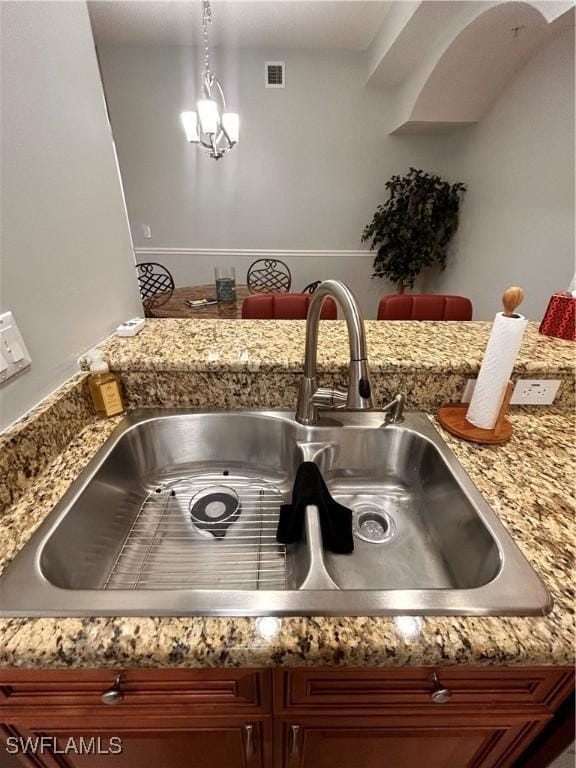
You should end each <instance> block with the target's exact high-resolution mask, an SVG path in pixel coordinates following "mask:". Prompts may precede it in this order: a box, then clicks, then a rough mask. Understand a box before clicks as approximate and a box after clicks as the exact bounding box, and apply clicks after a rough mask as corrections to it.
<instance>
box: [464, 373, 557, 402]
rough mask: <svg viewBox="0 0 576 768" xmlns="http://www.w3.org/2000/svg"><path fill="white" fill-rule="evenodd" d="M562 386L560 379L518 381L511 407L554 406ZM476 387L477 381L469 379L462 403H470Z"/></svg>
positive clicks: (513, 392)
mask: <svg viewBox="0 0 576 768" xmlns="http://www.w3.org/2000/svg"><path fill="white" fill-rule="evenodd" d="M560 384H561V381H560V380H559V379H518V381H517V382H516V385H515V386H514V390H513V391H512V397H511V398H510V405H552V403H553V402H554V399H555V397H556V395H557V393H558V389H559V388H560ZM475 386H476V379H468V381H467V382H466V386H465V387H464V392H463V393H462V399H461V402H462V403H469V402H470V400H471V399H472V393H473V392H474V387H475Z"/></svg>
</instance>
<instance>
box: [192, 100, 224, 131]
mask: <svg viewBox="0 0 576 768" xmlns="http://www.w3.org/2000/svg"><path fill="white" fill-rule="evenodd" d="M196 107H197V109H198V118H199V120H200V128H201V129H202V133H216V132H217V130H218V122H219V115H218V105H217V104H216V102H215V101H214V100H213V99H200V100H199V101H198V103H197V104H196Z"/></svg>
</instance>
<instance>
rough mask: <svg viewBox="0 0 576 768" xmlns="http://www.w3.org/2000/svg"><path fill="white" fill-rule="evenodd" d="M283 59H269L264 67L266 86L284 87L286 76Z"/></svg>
mask: <svg viewBox="0 0 576 768" xmlns="http://www.w3.org/2000/svg"><path fill="white" fill-rule="evenodd" d="M285 66H286V65H285V64H284V62H283V61H267V62H266V66H265V68H264V71H265V81H264V82H265V85H266V88H284V83H285V77H284V69H285Z"/></svg>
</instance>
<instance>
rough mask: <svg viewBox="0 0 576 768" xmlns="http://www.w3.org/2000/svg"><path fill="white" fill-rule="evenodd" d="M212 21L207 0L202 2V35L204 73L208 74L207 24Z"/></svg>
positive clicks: (210, 9)
mask: <svg viewBox="0 0 576 768" xmlns="http://www.w3.org/2000/svg"><path fill="white" fill-rule="evenodd" d="M211 23H212V8H211V7H210V2H209V0H204V2H203V3H202V33H203V37H204V75H205V76H209V75H210V50H209V47H208V25H209V24H211Z"/></svg>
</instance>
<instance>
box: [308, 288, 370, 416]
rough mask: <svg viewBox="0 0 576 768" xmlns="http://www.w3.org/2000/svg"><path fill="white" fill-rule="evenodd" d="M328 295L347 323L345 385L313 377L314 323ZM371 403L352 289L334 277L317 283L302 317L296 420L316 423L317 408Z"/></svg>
mask: <svg viewBox="0 0 576 768" xmlns="http://www.w3.org/2000/svg"><path fill="white" fill-rule="evenodd" d="M328 296H332V298H334V299H336V301H337V302H338V304H340V306H341V307H342V311H343V312H344V319H345V320H346V325H347V327H348V341H349V344H350V365H349V366H348V389H347V390H342V389H328V388H326V387H319V386H318V383H317V381H316V356H317V352H318V323H319V322H320V312H321V311H322V305H323V304H324V301H325V300H326V299H327V298H328ZM373 407H374V403H373V399H372V384H371V382H370V371H369V369H368V359H367V354H366V336H365V333H364V320H363V319H362V315H361V314H360V308H359V306H358V302H357V301H356V298H355V297H354V294H353V293H352V291H351V290H350V289H349V288H347V287H346V286H345V285H344V283H341V282H340V281H338V280H325V281H324V282H323V283H321V284H320V285H319V286H318V288H317V289H316V291H315V292H314V295H313V297H312V301H311V302H310V307H309V308H308V318H307V320H306V352H305V357H304V378H303V379H302V381H301V383H300V391H299V393H298V404H297V406H296V421H298V422H300V424H316V423H317V422H318V409H319V408H347V409H350V410H355V411H364V410H368V409H370V408H373Z"/></svg>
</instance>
